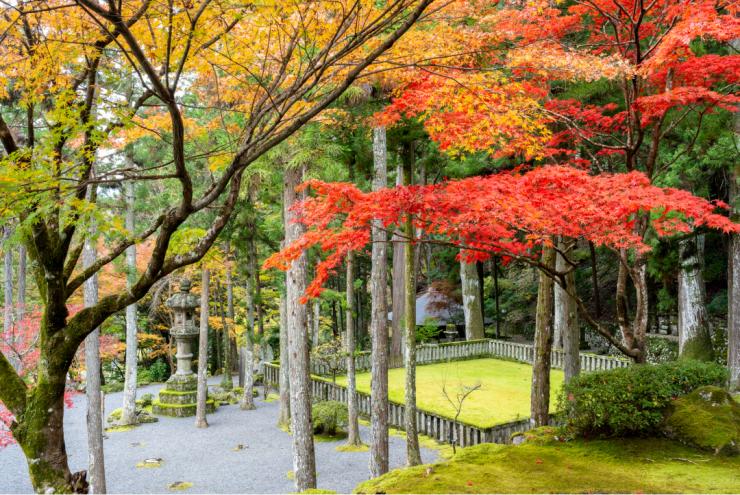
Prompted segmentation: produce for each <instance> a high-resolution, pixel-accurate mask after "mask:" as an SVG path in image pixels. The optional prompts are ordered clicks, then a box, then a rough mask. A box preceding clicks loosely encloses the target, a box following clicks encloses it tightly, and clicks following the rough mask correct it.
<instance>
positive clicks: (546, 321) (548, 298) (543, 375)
mask: <svg viewBox="0 0 740 495" xmlns="http://www.w3.org/2000/svg"><path fill="white" fill-rule="evenodd" d="M542 264H543V265H545V266H546V267H548V268H550V269H554V268H555V250H554V249H553V248H551V247H543V249H542ZM539 277H540V279H539V285H538V287H537V315H536V318H537V321H536V324H535V333H534V363H532V394H531V398H530V400H531V416H530V421H531V422H532V423H533V424H534V426H543V425H546V424H547V423H548V421H549V411H550V353H551V351H552V311H553V280H552V279H551V278H550V277H548V276H547V275H545V274H544V273H542V272H540V274H539Z"/></svg>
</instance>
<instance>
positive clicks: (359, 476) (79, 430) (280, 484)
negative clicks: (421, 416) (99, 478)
mask: <svg viewBox="0 0 740 495" xmlns="http://www.w3.org/2000/svg"><path fill="white" fill-rule="evenodd" d="M213 381H214V383H217V382H218V377H216V378H214V379H213ZM161 387H162V386H161V385H152V386H149V387H143V388H141V389H140V392H139V395H141V394H143V393H146V392H150V393H156V392H157V391H158V390H159V389H160V388H161ZM74 402H75V404H74V407H73V408H72V409H68V410H66V411H65V423H64V425H65V438H66V443H67V452H68V454H69V464H70V468H71V469H72V471H73V472H74V471H79V470H81V469H86V467H87V438H86V437H87V434H86V428H85V402H86V399H85V396H84V395H79V396H77V397H76V398H75V400H74ZM256 404H257V409H256V410H254V411H242V410H240V409H239V406H238V405H231V406H221V407H220V408H219V409H218V411H217V412H216V413H215V414H211V415H209V416H208V422H209V424H210V427H209V428H207V429H202V430H201V429H197V428H195V426H194V425H193V418H183V419H179V418H165V417H160V419H159V422H158V423H152V424H144V425H141V426H139V427H137V428H134V429H133V430H130V431H125V432H112V433H109V434H108V438H107V439H106V440H105V463H106V478H107V483H108V492H109V493H163V492H167V491H168V488H167V487H168V485H169V484H170V483H173V482H176V481H185V482H190V483H193V486H192V487H191V488H190V489H189V490H187V492H192V493H290V492H295V486H294V484H293V481H291V480H290V479H288V472H289V471H291V470H292V469H293V461H292V454H291V439H290V436H289V435H288V434H287V433H285V432H283V431H281V430H280V429H278V428H277V427H276V426H275V424H276V420H277V413H278V403H277V402H264V401H263V400H261V399H257V400H256ZM120 405H121V394H120V393H117V394H110V395H109V396H107V397H106V411H108V412H109V411H112V410H113V409H115V408H117V407H120ZM361 430H362V438H363V440H364V441H365V442H366V443H367V442H368V441H369V436H370V431H369V429H368V428H365V427H361ZM239 444H242V445H243V446H244V447H245V448H244V449H243V450H236V451H235V450H233V449H235V448H236V447H237V445H239ZM341 444H342V442H341V441H338V442H317V443H316V468H317V472H318V486H319V488H323V489H329V490H335V491H337V492H339V493H348V492H351V491H352V489H353V488H354V487H355V486H356V485H357V484H358V483H360V482H362V481H364V480H366V479H367V478H368V477H369V471H368V461H369V454H368V452H337V451H336V450H335V447H337V446H338V445H341ZM390 451H391V454H390V457H391V459H390V461H391V467H392V468H395V467H399V466H402V465H403V463H404V460H405V442H404V439H402V438H398V437H393V436H391V438H390ZM436 456H437V454H436V452H434V451H433V450H428V449H423V451H422V457H423V460H424V462H431V461H433V460H434V459H435V458H436ZM148 458H161V459H163V461H164V462H163V463H162V466H161V467H159V468H146V469H142V468H137V467H136V464H137V463H138V462H142V461H144V460H145V459H148ZM30 492H32V489H31V484H30V482H29V480H28V471H27V467H26V461H25V458H24V457H23V453H22V452H21V450H20V448H19V447H18V446H17V445H11V446H9V447H7V448H5V449H3V450H0V493H30ZM187 492H186V493H187Z"/></svg>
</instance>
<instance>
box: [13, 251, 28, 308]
mask: <svg viewBox="0 0 740 495" xmlns="http://www.w3.org/2000/svg"><path fill="white" fill-rule="evenodd" d="M27 264H28V255H27V253H26V246H24V245H23V244H21V245H20V246H19V247H18V311H17V318H16V320H17V321H19V322H20V321H23V318H25V317H26V272H27Z"/></svg>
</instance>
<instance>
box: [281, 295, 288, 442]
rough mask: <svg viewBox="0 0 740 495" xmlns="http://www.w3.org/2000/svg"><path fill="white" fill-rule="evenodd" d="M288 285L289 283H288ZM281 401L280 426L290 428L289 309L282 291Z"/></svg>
mask: <svg viewBox="0 0 740 495" xmlns="http://www.w3.org/2000/svg"><path fill="white" fill-rule="evenodd" d="M286 285H287V284H286ZM278 392H279V394H280V401H279V408H278V426H281V427H283V428H290V355H289V352H288V309H287V301H286V297H285V294H284V293H282V292H281V293H280V383H279V390H278Z"/></svg>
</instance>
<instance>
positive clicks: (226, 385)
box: [216, 268, 234, 390]
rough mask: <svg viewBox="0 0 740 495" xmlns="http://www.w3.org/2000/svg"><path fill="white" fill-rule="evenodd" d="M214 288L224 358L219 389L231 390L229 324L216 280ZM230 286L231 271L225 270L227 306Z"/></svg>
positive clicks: (218, 283) (232, 384)
mask: <svg viewBox="0 0 740 495" xmlns="http://www.w3.org/2000/svg"><path fill="white" fill-rule="evenodd" d="M216 284H217V285H216V287H217V288H218V304H219V307H220V308H221V321H222V326H223V329H222V330H221V336H222V337H223V348H224V350H223V356H224V368H223V370H224V373H223V376H222V377H221V388H223V389H224V390H231V389H233V388H234V379H233V377H232V376H231V372H232V367H233V365H232V364H231V356H232V354H231V331H230V330H231V322H228V321H226V318H225V316H226V313H225V312H224V298H223V294H222V293H221V283H220V282H219V281H218V279H216ZM230 284H231V270H230V269H228V268H227V270H226V291H225V292H226V293H227V294H226V299H227V304H228V287H229V285H230Z"/></svg>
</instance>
